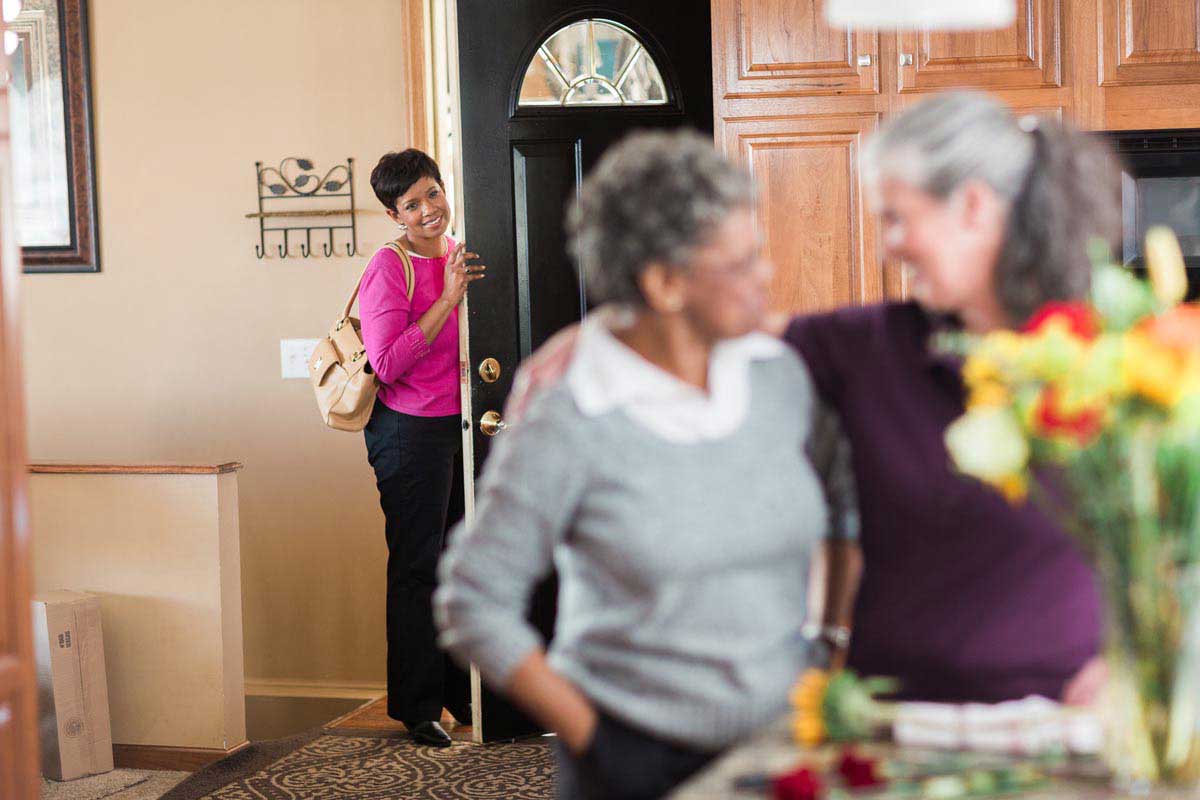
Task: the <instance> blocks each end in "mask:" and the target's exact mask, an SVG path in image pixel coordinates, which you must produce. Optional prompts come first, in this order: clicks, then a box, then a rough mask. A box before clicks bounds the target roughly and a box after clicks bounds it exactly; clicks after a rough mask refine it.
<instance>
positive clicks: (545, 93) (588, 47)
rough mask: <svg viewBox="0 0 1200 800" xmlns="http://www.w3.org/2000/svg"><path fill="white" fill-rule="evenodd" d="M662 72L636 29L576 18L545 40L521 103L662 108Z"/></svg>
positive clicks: (527, 73)
mask: <svg viewBox="0 0 1200 800" xmlns="http://www.w3.org/2000/svg"><path fill="white" fill-rule="evenodd" d="M666 103H667V89H666V85H665V84H664V83H663V78H662V73H661V72H660V71H659V69H658V65H657V64H655V63H654V59H653V58H651V57H650V53H649V52H648V51H647V50H646V47H645V46H644V45H643V44H642V43H641V42H640V41H639V40H638V38H637V36H636V35H634V33H633V31H631V30H629V29H628V28H626V27H625V26H624V25H621V24H619V23H616V22H612V21H611V20H606V19H584V20H580V21H578V22H572V23H571V24H570V25H567V26H565V27H563V28H559V29H558V30H557V31H555V32H554V33H552V34H551V35H550V36H549V37H548V38H547V39H546V41H544V42H542V44H541V46H539V47H538V49H537V52H535V53H534V54H533V60H532V61H531V62H530V63H529V68H528V69H527V70H526V71H525V77H524V79H522V81H521V93H520V100H519V101H518V103H517V104H518V105H519V106H523V107H529V106H661V105H666Z"/></svg>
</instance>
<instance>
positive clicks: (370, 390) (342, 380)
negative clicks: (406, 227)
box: [308, 242, 416, 432]
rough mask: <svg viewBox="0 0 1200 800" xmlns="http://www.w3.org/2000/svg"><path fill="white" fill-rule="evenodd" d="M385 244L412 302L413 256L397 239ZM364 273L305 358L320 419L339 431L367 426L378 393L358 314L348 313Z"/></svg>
mask: <svg viewBox="0 0 1200 800" xmlns="http://www.w3.org/2000/svg"><path fill="white" fill-rule="evenodd" d="M384 246H385V247H387V248H388V249H389V250H391V251H392V252H394V253H395V254H396V255H398V256H400V262H401V263H402V264H404V282H405V284H406V285H407V287H408V292H407V294H408V299H409V301H412V297H413V287H414V286H415V285H416V273H415V272H413V265H412V259H411V258H409V255H408V253H407V252H406V251H405V249H404V248H403V247H402V246H401V245H400V244H399V242H388V243H387V244H386V245H384ZM366 272H367V270H366V268H364V269H363V271H362V274H361V275H359V276H358V282H357V283H355V284H354V291H353V292H351V293H350V299H349V300H347V301H346V305H345V307H344V308H343V309H342V313H341V316H339V317H338V319H337V322H335V323H334V324H333V327H332V328H330V330H329V335H328V336H326V337H325V338H324V339H322V340H320V341H319V342H318V343H317V346H316V348H314V349H313V353H312V355H311V356H309V359H308V376H309V380H311V381H312V387H313V391H314V392H315V393H316V395H317V408H318V409H320V411H321V419H323V420H325V424H326V425H328V426H329V427H331V428H333V429H335V430H339V431H352V432H353V431H361V430H362V429H363V428H365V427H367V422H369V421H370V419H371V411H372V410H374V408H375V395H376V394H377V393H378V392H379V380H378V379H377V378H376V377H375V370H373V369H371V365H370V364H369V363H368V362H367V348H366V346H365V345H364V344H363V340H362V325H361V324H360V323H359V321H358V318H357V317H352V316H350V309H352V308H353V307H354V301H355V300H357V299H358V290H359V287H361V286H362V279H363V275H365V274H366Z"/></svg>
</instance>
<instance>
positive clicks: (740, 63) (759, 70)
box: [713, 0, 879, 96]
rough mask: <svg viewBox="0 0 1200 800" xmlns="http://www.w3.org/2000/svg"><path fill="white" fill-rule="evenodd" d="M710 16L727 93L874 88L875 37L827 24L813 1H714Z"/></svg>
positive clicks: (876, 73)
mask: <svg viewBox="0 0 1200 800" xmlns="http://www.w3.org/2000/svg"><path fill="white" fill-rule="evenodd" d="M713 20H714V29H713V50H714V53H713V55H714V61H713V64H714V72H715V71H716V70H717V69H721V70H722V71H723V77H724V87H725V89H726V91H727V93H729V94H731V95H749V96H753V95H767V94H775V95H778V94H792V95H831V94H846V93H877V92H879V58H878V53H879V36H878V35H877V34H875V33H855V32H848V31H838V30H834V29H833V28H830V27H829V26H827V25H826V24H825V18H824V16H823V15H822V11H821V3H820V2H818V0H713ZM718 21H719V22H718ZM717 65H720V67H718V66H717Z"/></svg>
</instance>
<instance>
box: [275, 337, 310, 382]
mask: <svg viewBox="0 0 1200 800" xmlns="http://www.w3.org/2000/svg"><path fill="white" fill-rule="evenodd" d="M319 341H320V339H280V340H279V363H280V367H281V372H282V375H283V377H284V378H307V377H308V358H309V356H311V355H312V351H313V350H314V349H315V348H316V346H317V342H319Z"/></svg>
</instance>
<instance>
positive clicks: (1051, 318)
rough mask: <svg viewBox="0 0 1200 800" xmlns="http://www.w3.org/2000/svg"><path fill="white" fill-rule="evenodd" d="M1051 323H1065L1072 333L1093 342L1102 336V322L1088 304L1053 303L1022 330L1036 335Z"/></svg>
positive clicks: (1036, 314)
mask: <svg viewBox="0 0 1200 800" xmlns="http://www.w3.org/2000/svg"><path fill="white" fill-rule="evenodd" d="M1050 322H1063V323H1065V324H1066V326H1067V328H1068V330H1070V331H1071V333H1073V334H1075V335H1076V336H1078V337H1079V338H1080V339H1085V340H1087V341H1089V342H1090V341H1091V340H1093V339H1095V338H1096V337H1097V336H1099V335H1100V321H1099V320H1098V319H1097V318H1096V312H1095V311H1094V310H1092V308H1091V306H1089V305H1087V304H1086V303H1063V302H1053V303H1046V305H1044V306H1042V307H1041V308H1039V309H1038V310H1037V311H1036V312H1035V313H1034V315H1033V316H1032V317H1030V318H1029V321H1028V322H1026V323H1025V325H1024V326H1023V327H1022V328H1021V330H1022V331H1023V332H1024V333H1036V332H1037V331H1039V330H1041V329H1042V327H1044V326H1045V325H1047V324H1048V323H1050Z"/></svg>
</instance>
